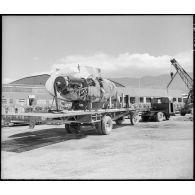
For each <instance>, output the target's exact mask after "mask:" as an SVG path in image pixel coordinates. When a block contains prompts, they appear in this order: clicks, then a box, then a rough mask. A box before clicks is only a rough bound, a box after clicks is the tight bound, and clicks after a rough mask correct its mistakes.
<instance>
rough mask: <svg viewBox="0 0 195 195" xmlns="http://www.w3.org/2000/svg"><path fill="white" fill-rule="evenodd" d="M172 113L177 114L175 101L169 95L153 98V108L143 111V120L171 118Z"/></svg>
mask: <svg viewBox="0 0 195 195" xmlns="http://www.w3.org/2000/svg"><path fill="white" fill-rule="evenodd" d="M171 115H175V109H174V106H173V102H172V101H171V100H170V99H169V98H168V97H159V98H153V99H152V100H151V108H150V109H149V110H147V111H143V112H142V120H143V121H148V120H155V121H159V122H160V121H163V120H165V119H166V120H169V118H170V116H171Z"/></svg>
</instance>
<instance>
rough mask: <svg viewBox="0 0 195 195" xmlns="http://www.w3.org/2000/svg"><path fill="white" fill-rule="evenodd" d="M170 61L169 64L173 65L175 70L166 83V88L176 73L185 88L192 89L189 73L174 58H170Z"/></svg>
mask: <svg viewBox="0 0 195 195" xmlns="http://www.w3.org/2000/svg"><path fill="white" fill-rule="evenodd" d="M170 61H171V64H172V65H173V66H174V67H175V69H176V71H177V72H176V73H175V74H174V76H173V77H172V79H171V81H170V82H169V84H168V85H167V89H168V87H169V85H170V84H171V82H172V81H173V79H174V78H175V76H176V74H177V73H178V74H179V75H180V77H181V79H182V80H183V81H184V83H185V84H186V86H187V88H188V89H189V90H192V88H193V79H192V78H191V77H190V75H189V74H188V73H187V72H186V71H185V70H184V69H183V68H182V67H181V65H180V64H179V63H178V62H177V61H176V60H175V59H174V58H173V59H171V60H170Z"/></svg>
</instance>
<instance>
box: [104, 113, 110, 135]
mask: <svg viewBox="0 0 195 195" xmlns="http://www.w3.org/2000/svg"><path fill="white" fill-rule="evenodd" d="M111 132H112V119H111V117H110V116H104V117H103V119H102V134H103V135H109V134H110V133H111Z"/></svg>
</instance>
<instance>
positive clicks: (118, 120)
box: [115, 117, 125, 125]
mask: <svg viewBox="0 0 195 195" xmlns="http://www.w3.org/2000/svg"><path fill="white" fill-rule="evenodd" d="M124 120H125V119H124V117H121V118H119V119H117V120H115V122H116V124H117V125H121V124H122V123H123V122H124Z"/></svg>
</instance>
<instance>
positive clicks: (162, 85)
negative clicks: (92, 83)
mask: <svg viewBox="0 0 195 195" xmlns="http://www.w3.org/2000/svg"><path fill="white" fill-rule="evenodd" d="M189 75H190V76H191V77H192V78H193V74H192V73H189ZM110 79H112V80H114V81H116V82H119V83H121V84H122V85H124V86H130V87H134V88H137V87H140V88H154V89H155V88H156V89H166V86H167V84H168V83H169V81H170V80H171V77H170V75H168V74H164V75H159V76H144V77H141V78H140V79H138V78H131V77H121V78H110ZM139 80H140V81H139ZM169 89H176V90H182V91H183V92H184V93H186V92H188V89H187V87H186V85H185V84H184V82H183V80H182V79H181V78H180V76H179V75H177V76H176V77H175V79H174V80H173V82H172V83H171V85H170V88H169Z"/></svg>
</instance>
